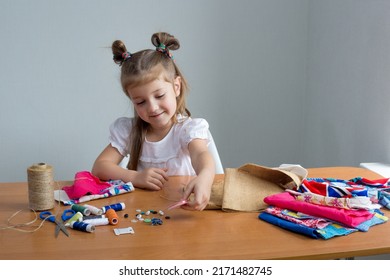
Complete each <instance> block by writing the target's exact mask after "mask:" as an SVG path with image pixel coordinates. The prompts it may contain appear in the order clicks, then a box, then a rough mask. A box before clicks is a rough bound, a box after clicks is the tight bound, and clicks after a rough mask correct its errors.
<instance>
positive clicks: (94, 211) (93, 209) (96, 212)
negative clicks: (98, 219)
mask: <svg viewBox="0 0 390 280" xmlns="http://www.w3.org/2000/svg"><path fill="white" fill-rule="evenodd" d="M84 207H86V208H88V209H89V211H91V214H94V215H101V214H103V210H102V209H100V208H97V207H95V206H92V205H88V204H84Z"/></svg>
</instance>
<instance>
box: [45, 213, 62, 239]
mask: <svg viewBox="0 0 390 280" xmlns="http://www.w3.org/2000/svg"><path fill="white" fill-rule="evenodd" d="M39 218H41V219H42V220H48V221H50V222H52V223H55V224H56V225H57V226H56V229H55V232H54V235H55V237H57V236H58V234H59V232H60V230H61V231H62V232H63V233H64V234H65V235H66V236H68V237H69V233H68V230H67V229H66V227H65V225H64V224H63V223H62V222H60V221H58V220H57V219H56V217H55V216H54V215H53V214H52V213H51V212H50V211H43V212H41V213H40V214H39Z"/></svg>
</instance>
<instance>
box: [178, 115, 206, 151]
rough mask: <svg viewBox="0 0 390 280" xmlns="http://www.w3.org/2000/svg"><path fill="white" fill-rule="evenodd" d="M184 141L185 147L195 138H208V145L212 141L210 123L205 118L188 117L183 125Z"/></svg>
mask: <svg viewBox="0 0 390 280" xmlns="http://www.w3.org/2000/svg"><path fill="white" fill-rule="evenodd" d="M181 133H182V135H181V136H182V137H181V139H182V143H181V145H182V146H183V147H187V146H188V144H189V143H190V142H191V141H192V140H194V139H204V140H207V145H208V144H209V143H210V141H211V135H210V132H209V124H208V122H207V121H206V120H205V119H200V118H197V119H188V120H186V121H185V123H184V124H183V127H182V131H181Z"/></svg>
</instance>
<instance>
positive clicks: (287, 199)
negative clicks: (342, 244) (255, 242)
mask: <svg viewBox="0 0 390 280" xmlns="http://www.w3.org/2000/svg"><path fill="white" fill-rule="evenodd" d="M264 202H265V203H267V204H269V205H273V206H277V207H280V208H286V209H289V210H293V211H297V212H302V213H305V214H308V215H312V216H315V217H322V218H327V219H330V220H333V221H336V222H339V223H342V224H344V225H346V226H350V227H356V226H358V225H360V224H361V223H362V222H365V221H367V220H369V219H371V218H372V217H373V216H374V213H371V212H369V211H367V210H348V209H339V208H335V207H329V206H322V205H316V204H311V203H307V202H304V201H299V200H295V198H294V196H293V195H292V194H290V193H288V192H282V193H278V194H274V195H270V196H267V197H266V198H264Z"/></svg>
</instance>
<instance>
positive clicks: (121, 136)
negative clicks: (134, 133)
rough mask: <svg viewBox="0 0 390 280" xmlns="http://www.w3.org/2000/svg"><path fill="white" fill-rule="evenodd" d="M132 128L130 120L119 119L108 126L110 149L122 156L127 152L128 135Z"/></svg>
mask: <svg viewBox="0 0 390 280" xmlns="http://www.w3.org/2000/svg"><path fill="white" fill-rule="evenodd" d="M132 127H133V119H132V118H125V117H122V118H119V119H117V120H116V121H114V122H113V123H112V124H111V125H110V136H109V138H108V139H109V141H110V144H111V146H112V147H114V148H116V149H117V150H118V151H119V153H120V154H121V155H122V156H124V157H125V156H127V155H128V154H129V153H130V152H129V142H130V139H129V138H130V133H131V129H132Z"/></svg>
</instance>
